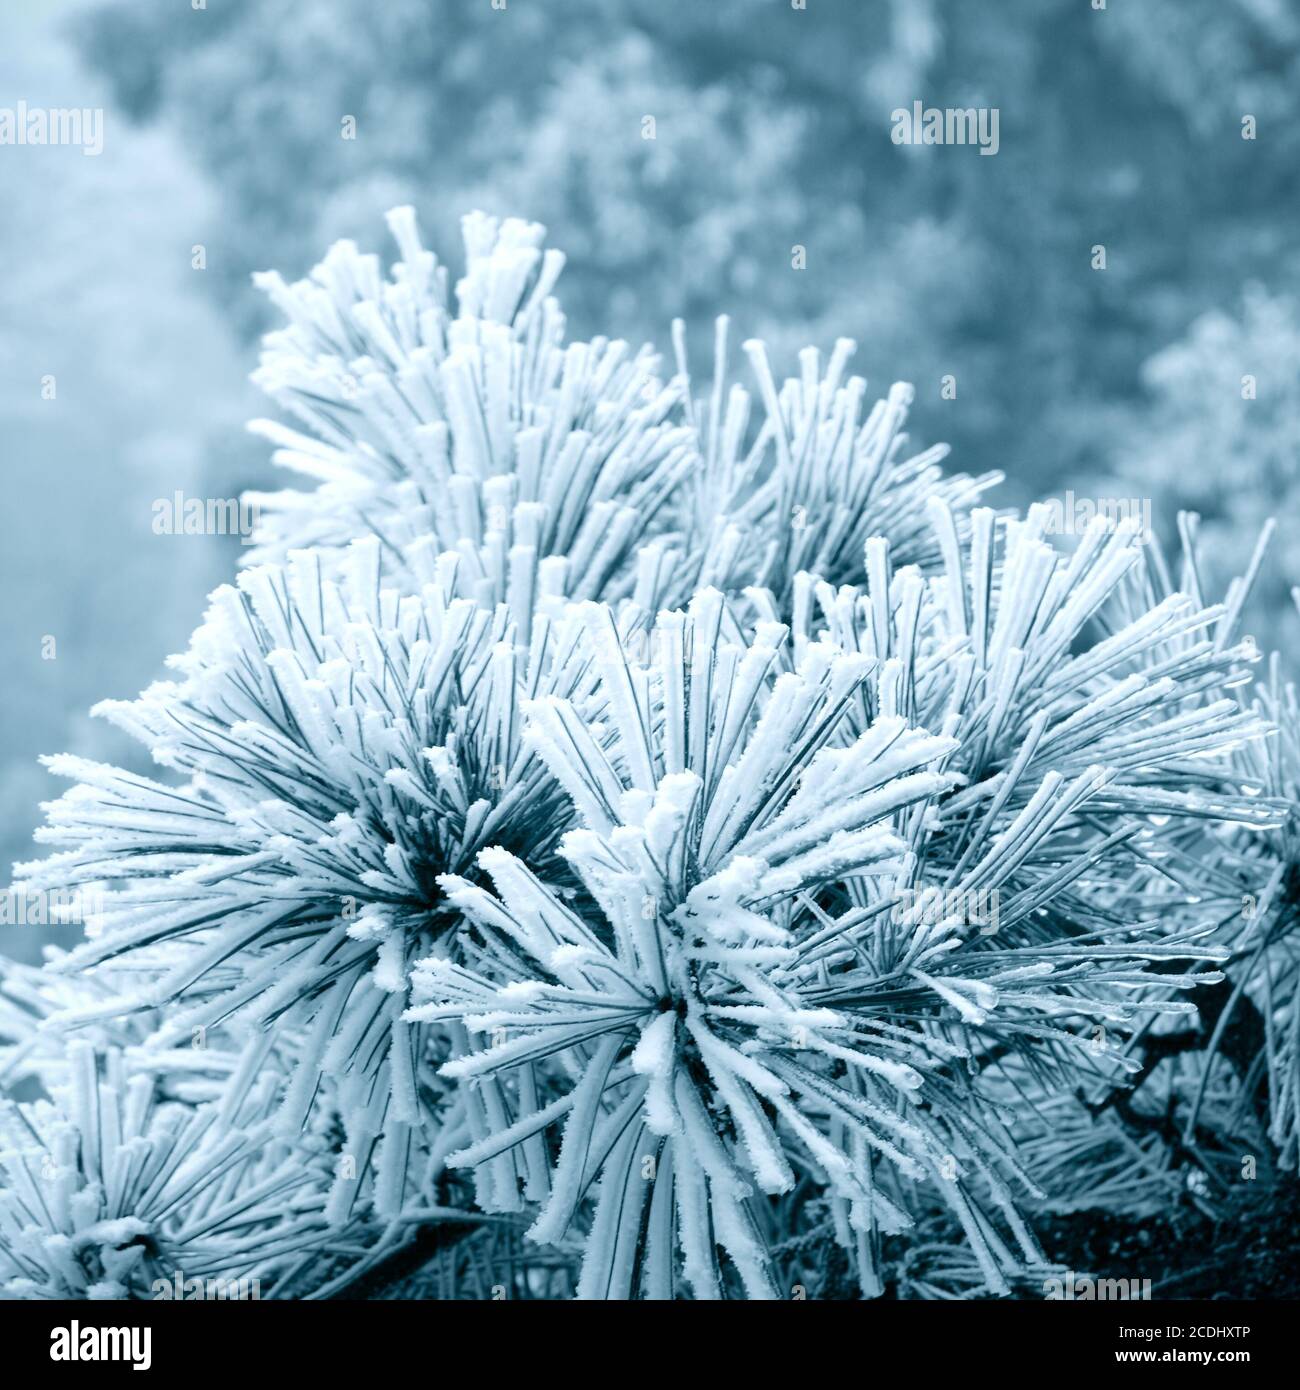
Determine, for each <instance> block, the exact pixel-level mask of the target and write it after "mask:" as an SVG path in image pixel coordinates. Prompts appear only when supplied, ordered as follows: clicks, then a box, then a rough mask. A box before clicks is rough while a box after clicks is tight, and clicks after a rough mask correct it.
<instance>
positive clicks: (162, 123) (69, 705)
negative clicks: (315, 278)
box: [0, 0, 1300, 958]
mask: <svg viewBox="0 0 1300 1390" xmlns="http://www.w3.org/2000/svg"><path fill="white" fill-rule="evenodd" d="M33 8H35V7H33ZM39 11H40V12H39V13H29V12H28V11H27V10H25V9H21V8H19V7H16V6H9V7H6V9H5V13H4V17H3V20H0V24H2V25H3V34H4V42H3V43H0V107H13V106H14V105H15V104H16V103H17V102H18V101H19V100H25V101H26V102H28V103H29V104H30V105H44V106H78V107H102V108H103V109H104V113H105V114H104V121H105V126H104V149H103V153H102V154H101V155H99V156H97V157H88V156H86V155H83V153H82V152H81V151H80V150H79V149H76V148H66V147H65V148H15V147H12V146H0V201H2V205H3V209H4V216H3V217H2V218H0V246H2V247H3V266H4V273H3V275H0V430H2V433H0V438H2V439H3V453H2V454H0V459H2V462H3V469H4V481H5V493H4V501H5V516H6V525H5V529H4V535H5V544H4V545H3V547H0V585H2V591H3V594H4V602H3V607H2V610H0V613H2V616H0V666H2V668H3V671H4V676H5V679H4V683H3V687H2V688H3V703H2V704H0V814H2V818H0V841H3V844H0V853H2V854H3V857H4V858H5V860H6V861H9V860H12V859H14V858H25V857H28V856H29V855H30V854H31V852H32V851H31V849H30V836H31V831H32V827H33V826H34V824H35V823H36V820H37V811H36V803H37V802H38V801H39V800H40V799H42V798H43V797H46V796H49V795H52V794H54V793H55V792H56V791H57V790H58V787H57V786H56V784H55V783H54V781H53V780H52V779H50V778H49V777H47V776H46V774H44V773H43V772H42V771H41V770H40V769H39V768H38V767H37V765H36V761H35V760H36V756H37V754H38V753H40V752H49V751H57V750H61V749H63V748H65V747H67V748H73V749H76V750H77V751H80V752H84V753H87V754H89V755H91V756H97V757H108V756H111V757H113V758H114V759H126V760H128V761H130V760H132V759H135V758H137V757H138V755H137V754H136V753H135V752H134V751H133V750H132V749H131V748H130V747H129V746H127V745H126V743H125V741H124V740H118V739H116V738H115V737H114V736H113V735H112V732H111V730H109V729H108V728H107V727H106V726H103V725H102V724H101V723H100V722H99V721H90V720H88V719H87V718H86V717H85V711H86V710H87V708H88V707H89V706H90V704H91V703H93V702H94V701H95V700H97V699H100V698H103V697H107V696H119V697H120V696H128V695H130V694H133V693H134V692H135V691H136V690H137V689H138V688H139V687H140V686H141V685H143V684H145V683H147V682H148V681H149V680H150V679H153V678H154V677H155V676H156V675H158V674H159V673H160V672H161V670H162V662H163V659H164V658H165V656H166V655H167V654H168V653H169V652H172V651H175V650H177V649H179V648H181V647H183V646H184V644H185V640H186V638H187V635H188V633H189V631H190V629H191V627H192V626H193V625H194V622H195V621H196V620H197V618H198V615H199V613H200V610H201V607H202V603H203V596H204V594H205V593H206V592H208V590H210V589H211V588H212V587H213V586H214V585H215V584H216V583H218V582H220V581H221V580H222V579H223V578H225V577H227V576H228V575H229V574H230V573H231V572H232V571H233V568H234V565H235V563H236V561H237V551H238V546H237V544H236V543H235V542H234V541H233V540H230V539H228V538H223V537H216V536H167V535H155V534H154V532H153V530H152V526H151V522H152V516H153V510H152V509H153V503H154V502H155V500H157V499H159V498H168V497H171V496H172V495H173V494H174V493H175V491H176V490H177V489H180V490H183V491H184V492H185V493H187V494H188V495H195V496H205V497H231V496H234V495H236V494H237V493H238V492H239V490H240V489H242V488H243V487H246V486H249V485H261V484H264V483H265V482H267V481H268V478H267V470H266V468H265V464H264V459H263V450H262V449H261V447H260V446H259V445H257V444H256V442H255V441H252V440H250V439H249V438H247V437H246V436H245V435H244V433H243V431H242V428H241V426H242V421H243V420H244V419H245V418H247V417H248V416H250V415H253V414H257V413H261V412H262V411H263V409H264V407H263V405H262V403H261V402H260V401H259V400H258V398H257V397H256V394H255V393H254V392H253V391H252V389H251V388H250V387H249V386H248V385H247V383H246V380H245V378H246V374H247V372H248V371H249V370H250V369H251V368H252V367H253V365H254V364H255V360H256V338H257V335H258V333H259V332H260V331H261V330H262V329H264V328H265V327H267V326H268V324H269V322H270V321H269V320H268V319H267V318H266V316H265V311H264V306H263V304H262V303H261V301H260V299H259V297H258V296H257V295H256V294H255V293H254V292H253V291H252V289H251V287H250V285H249V272H250V271H252V270H255V269H261V268H265V267H268V266H276V267H278V268H279V269H281V270H282V271H283V272H284V273H285V275H286V276H288V277H291V278H293V277H297V276H298V275H301V274H303V273H304V272H305V271H306V270H307V269H308V268H309V267H310V265H311V264H312V263H313V262H314V261H315V260H316V259H317V258H318V256H319V255H320V253H321V252H322V251H323V250H324V249H325V247H326V245H327V244H328V242H329V241H331V240H332V239H334V238H336V237H339V236H352V237H355V238H356V239H357V240H358V241H360V242H362V243H363V244H364V245H365V246H366V247H368V248H375V249H380V250H382V251H384V252H385V254H387V251H388V247H387V244H386V241H385V234H384V230H383V223H382V213H383V211H384V210H385V209H386V208H388V207H390V206H392V205H394V204H397V203H402V202H412V203H414V204H415V205H416V206H417V207H418V208H419V210H420V214H421V218H422V220H423V223H424V226H425V233H426V237H427V239H428V240H430V241H431V242H432V244H434V245H435V246H436V247H437V249H438V250H439V251H440V253H441V254H442V255H443V256H444V257H445V258H448V259H450V260H451V261H452V263H453V264H458V263H459V237H458V219H459V217H460V215H461V213H463V212H464V211H466V210H468V209H470V208H473V207H483V208H486V209H487V210H489V211H493V212H513V213H519V214H522V215H526V216H529V217H532V218H535V219H537V220H540V221H543V222H545V223H547V225H548V226H549V227H550V230H551V240H552V242H553V244H555V245H558V246H559V247H561V248H562V249H563V250H565V251H566V252H567V253H568V255H569V267H568V269H567V270H566V272H565V275H564V278H563V281H562V298H563V301H564V304H565V307H566V309H567V310H568V313H569V316H570V323H571V330H572V332H573V334H574V335H575V336H586V335H589V334H591V333H595V332H603V333H607V334H611V335H617V336H624V337H631V338H637V339H640V338H647V337H648V338H652V339H654V340H655V341H656V342H657V343H659V344H660V345H661V346H663V347H666V346H667V326H668V321H669V320H670V318H672V317H673V316H675V315H682V316H684V317H685V318H686V319H687V320H688V321H689V323H690V324H691V327H692V339H691V341H692V345H693V347H696V348H697V349H698V347H699V346H701V345H703V344H704V343H705V342H706V341H707V340H708V337H709V322H710V320H711V318H712V316H713V315H714V314H715V313H717V312H719V311H723V310H725V311H727V312H729V313H730V314H731V315H732V317H733V319H734V320H735V322H736V325H737V329H738V330H739V332H740V333H741V334H743V335H745V336H748V335H761V336H763V337H765V338H767V339H768V340H769V343H770V344H771V345H772V346H773V348H774V349H775V351H776V353H777V354H778V356H779V358H780V360H781V365H782V366H783V367H784V368H785V369H787V370H789V369H791V368H792V367H793V353H794V351H795V350H796V349H797V348H798V347H800V346H802V345H803V344H804V343H806V342H815V343H817V344H819V345H822V346H829V345H830V344H831V342H832V341H833V340H834V338H836V337H837V336H841V335H849V336H852V337H854V338H856V339H857V340H858V342H859V344H860V349H859V355H858V358H857V362H856V366H857V369H858V370H860V371H863V372H864V373H865V374H866V375H867V376H868V378H869V379H870V381H871V383H872V385H873V386H874V387H875V388H876V389H877V390H879V391H882V392H883V390H884V389H885V387H886V386H887V385H888V383H889V382H890V381H892V380H895V379H898V378H903V379H907V380H910V381H913V382H915V383H916V386H917V392H918V397H917V407H916V410H915V413H914V429H913V435H914V437H915V438H917V439H918V440H919V441H920V442H924V443H928V442H931V441H932V440H935V439H946V440H948V441H950V442H951V443H952V445H953V447H954V458H953V463H954V466H956V467H960V468H962V469H964V470H967V471H970V472H978V471H981V470H983V469H986V468H990V467H997V468H1002V469H1005V470H1006V472H1007V473H1008V474H1009V475H1010V482H1009V483H1008V486H1007V488H1006V490H1005V492H1004V496H1005V497H1006V499H1007V500H1008V501H1024V500H1027V499H1028V498H1030V497H1033V496H1041V495H1046V494H1049V493H1052V492H1059V491H1060V490H1061V489H1064V488H1066V487H1070V488H1073V489H1074V490H1075V491H1076V492H1078V493H1081V494H1082V493H1094V494H1099V495H1119V496H1126V497H1138V496H1140V497H1149V498H1151V499H1152V501H1153V504H1154V512H1155V517H1156V523H1157V529H1158V530H1161V531H1163V533H1164V534H1165V535H1166V536H1168V534H1169V532H1170V528H1171V523H1172V520H1173V516H1174V512H1175V510H1176V509H1177V508H1178V507H1179V506H1192V507H1195V508H1196V509H1197V510H1199V511H1200V512H1201V513H1202V514H1203V516H1204V517H1205V518H1206V539H1207V548H1208V553H1209V556H1210V559H1211V563H1212V567H1213V569H1214V571H1215V573H1216V574H1217V576H1218V577H1219V579H1220V581H1221V579H1222V578H1223V577H1224V576H1226V575H1227V574H1228V573H1230V572H1231V571H1232V568H1233V566H1235V565H1237V564H1240V563H1241V562H1242V560H1243V559H1244V556H1245V555H1246V554H1247V553H1248V552H1249V549H1250V546H1251V544H1252V542H1253V539H1254V535H1255V532H1256V530H1257V528H1258V526H1259V523H1260V521H1261V520H1262V518H1263V517H1265V516H1266V515H1269V514H1277V515H1278V517H1279V520H1280V522H1281V527H1280V530H1279V537H1278V541H1277V543H1275V546H1274V552H1273V555H1272V557H1271V561H1270V566H1269V568H1268V569H1267V571H1266V573H1265V578H1264V582H1263V584H1262V586H1261V591H1260V595H1259V599H1258V601H1257V603H1256V605H1255V611H1254V615H1253V621H1254V624H1255V630H1256V635H1257V637H1258V639H1259V641H1260V644H1261V645H1262V646H1264V647H1269V646H1272V645H1277V644H1284V645H1285V644H1289V645H1291V646H1294V640H1295V638H1296V636H1297V628H1296V624H1295V621H1294V619H1293V617H1292V616H1291V615H1290V613H1289V611H1288V606H1287V605H1288V603H1289V600H1288V599H1287V597H1286V594H1287V589H1288V587H1289V585H1291V584H1294V583H1297V582H1300V548H1298V547H1297V546H1296V545H1295V543H1294V539H1293V538H1294V535H1295V529H1296V528H1295V522H1296V513H1297V510H1298V509H1300V487H1298V486H1297V444H1298V442H1300V308H1297V299H1296V296H1297V294H1298V293H1300V243H1298V242H1297V238H1296V228H1297V225H1300V219H1298V218H1297V213H1298V212H1300V189H1298V187H1297V180H1296V169H1297V167H1298V163H1300V119H1298V117H1300V98H1298V94H1300V7H1297V5H1296V4H1295V3H1294V0H1108V3H1107V4H1106V7H1105V8H1104V9H1101V10H1098V9H1095V8H1094V0H851V2H850V0H808V4H807V8H806V9H796V8H794V6H793V5H791V4H790V3H789V0H714V3H712V4H710V5H708V6H704V5H699V4H696V3H686V0H667V2H666V0H624V3H621V4H610V3H609V2H608V0H564V2H563V3H562V4H561V3H557V2H555V0H507V3H506V8H505V9H504V10H502V9H494V8H493V6H492V3H491V0H454V3H453V0H384V3H383V4H382V5H371V4H367V3H362V0H314V3H312V4H308V5H304V4H302V3H301V0H257V3H234V2H233V0H207V4H206V7H205V8H201V9H195V8H194V7H193V4H192V3H191V0H107V2H106V0H63V3H47V4H44V5H42V6H40V7H39ZM914 101H922V102H923V103H925V104H926V105H929V106H940V107H945V106H960V107H966V106H977V107H996V108H997V109H998V111H999V113H1000V148H999V150H998V153H997V155H996V156H994V157H984V156H981V155H980V154H979V152H978V150H976V149H972V148H969V147H967V148H955V147H942V146H930V147H925V146H918V147H907V146H898V145H895V144H893V143H892V142H891V140H890V113H891V111H892V110H894V109H895V108H898V107H910V106H911V105H912V103H913V102H914ZM349 116H351V117H353V118H354V120H355V127H356V139H355V140H345V139H343V138H342V129H343V122H344V120H345V118H346V117H349ZM647 116H653V117H654V133H655V138H654V139H653V140H647V139H645V138H643V134H644V131H645V129H646V126H645V118H646V117H647ZM1247 117H1253V118H1254V129H1253V133H1254V135H1255V138H1254V139H1243V128H1244V127H1243V121H1244V120H1245V118H1247ZM1246 128H1249V127H1246ZM199 246H201V247H202V248H203V257H202V259H204V260H205V261H206V267H205V268H204V269H201V270H200V269H194V268H193V263H194V260H195V250H194V248H195V247H199ZM1098 246H1101V247H1104V248H1105V262H1106V266H1105V269H1104V270H1099V269H1094V263H1095V261H1096V259H1097V258H1096V255H1095V252H1094V248H1095V247H1098ZM795 247H802V248H804V259H805V260H806V268H804V269H795V268H794V267H793V264H792V262H793V261H794V260H795V259H796V257H795V256H794V254H793V248H795ZM47 377H53V378H54V382H55V391H54V396H53V399H46V398H45V395H46V394H47V393H45V392H43V389H42V382H43V379H45V378H47ZM944 377H952V378H954V379H955V383H956V398H955V399H944V398H943V396H942V395H941V382H942V380H943V378H944ZM1245 377H1250V378H1253V379H1254V382H1255V385H1254V398H1253V399H1249V398H1245V397H1243V385H1242V382H1243V378H1245ZM48 638H53V639H54V644H53V647H51V646H50V644H49V642H48V641H47V640H46V639H48ZM51 652H52V653H53V655H52V659H51V656H50V654H51ZM136 765H138V763H137V764H136ZM49 939H51V938H50V935H49V934H48V933H37V932H35V931H34V929H32V928H22V927H3V926H0V950H3V951H5V952H7V953H9V954H15V955H19V956H26V957H29V958H30V957H32V956H34V954H35V952H36V950H37V947H38V945H39V944H42V943H43V942H44V941H45V940H49Z"/></svg>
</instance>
